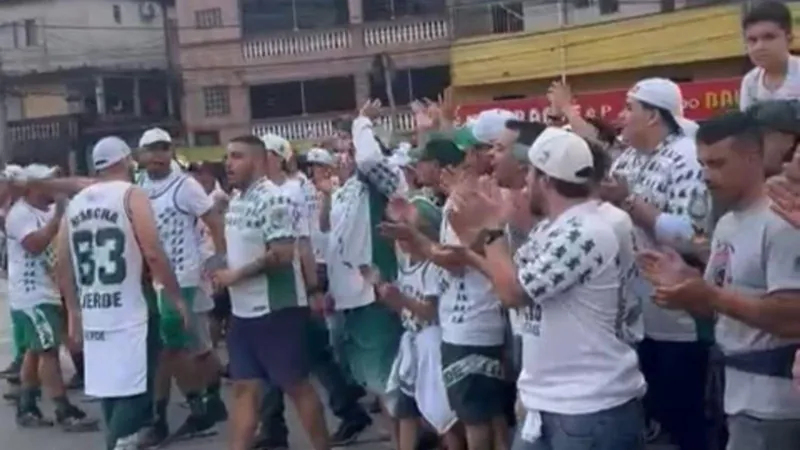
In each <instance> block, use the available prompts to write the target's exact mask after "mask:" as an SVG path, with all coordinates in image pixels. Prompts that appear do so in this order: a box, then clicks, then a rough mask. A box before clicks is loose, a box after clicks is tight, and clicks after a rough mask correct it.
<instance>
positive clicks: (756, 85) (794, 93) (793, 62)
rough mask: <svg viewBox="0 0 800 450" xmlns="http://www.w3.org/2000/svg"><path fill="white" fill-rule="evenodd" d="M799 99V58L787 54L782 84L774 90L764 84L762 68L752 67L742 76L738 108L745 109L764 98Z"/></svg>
mask: <svg viewBox="0 0 800 450" xmlns="http://www.w3.org/2000/svg"><path fill="white" fill-rule="evenodd" d="M792 99H800V58H798V57H797V56H794V55H790V56H789V67H788V71H787V72H786V79H785V80H783V84H782V85H781V86H780V87H778V89H776V90H774V91H770V90H769V89H767V88H766V86H764V69H762V68H760V67H754V68H753V69H751V70H750V71H749V72H747V74H746V75H745V76H744V78H742V85H741V87H740V89H739V108H740V109H741V110H742V111H745V110H746V109H747V108H749V107H750V106H752V105H754V104H755V103H758V102H761V101H764V100H792Z"/></svg>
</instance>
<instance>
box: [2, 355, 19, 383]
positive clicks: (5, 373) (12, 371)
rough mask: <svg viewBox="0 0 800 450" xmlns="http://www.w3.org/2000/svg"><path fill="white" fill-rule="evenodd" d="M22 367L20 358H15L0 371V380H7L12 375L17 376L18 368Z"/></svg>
mask: <svg viewBox="0 0 800 450" xmlns="http://www.w3.org/2000/svg"><path fill="white" fill-rule="evenodd" d="M21 367H22V360H21V359H19V358H18V359H15V360H14V361H11V364H9V365H8V367H6V368H5V369H3V370H2V371H0V380H7V379H9V378H12V377H16V378H19V369H20V368H21Z"/></svg>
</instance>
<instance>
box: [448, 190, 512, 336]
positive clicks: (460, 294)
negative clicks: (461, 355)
mask: <svg viewBox="0 0 800 450" xmlns="http://www.w3.org/2000/svg"><path fill="white" fill-rule="evenodd" d="M449 207H450V202H449V200H448V202H446V203H445V205H444V211H445V214H444V219H443V220H442V226H441V229H440V232H439V242H441V243H442V244H445V245H461V241H460V240H459V239H458V236H457V235H456V233H455V232H454V231H453V228H452V227H451V226H450V222H449V221H448V220H447V213H446V212H447V210H448V208H449ZM441 278H442V283H441V287H440V290H441V291H440V296H439V321H440V323H441V326H442V341H443V342H447V343H449V344H456V345H472V346H477V347H488V346H495V345H502V343H503V341H504V339H505V326H506V320H505V317H504V316H503V310H502V307H501V305H500V300H499V299H498V298H497V296H495V294H494V292H493V290H492V283H491V281H489V280H488V279H487V278H486V277H485V276H483V274H482V273H480V272H478V271H477V270H476V269H473V268H472V267H467V268H466V269H465V271H464V274H463V275H457V274H454V273H450V272H448V271H446V270H443V271H442V277H441Z"/></svg>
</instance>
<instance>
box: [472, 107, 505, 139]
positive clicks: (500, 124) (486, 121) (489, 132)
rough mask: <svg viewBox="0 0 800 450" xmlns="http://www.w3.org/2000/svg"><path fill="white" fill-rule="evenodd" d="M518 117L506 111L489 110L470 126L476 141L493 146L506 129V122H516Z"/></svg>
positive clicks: (482, 113)
mask: <svg viewBox="0 0 800 450" xmlns="http://www.w3.org/2000/svg"><path fill="white" fill-rule="evenodd" d="M516 119H517V116H516V115H515V114H514V113H512V112H511V111H508V110H505V109H497V108H495V109H489V110H486V111H482V112H481V113H480V114H478V117H476V118H475V121H474V122H473V123H472V124H471V125H470V128H471V129H472V135H473V136H474V137H475V140H477V141H479V142H481V143H483V144H492V143H494V142H495V141H496V140H498V139H499V138H500V136H501V134H502V133H503V131H505V129H506V122H508V121H509V120H516Z"/></svg>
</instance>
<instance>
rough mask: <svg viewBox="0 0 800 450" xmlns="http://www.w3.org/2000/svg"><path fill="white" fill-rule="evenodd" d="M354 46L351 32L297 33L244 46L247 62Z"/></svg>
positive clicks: (248, 43) (246, 43) (254, 41)
mask: <svg viewBox="0 0 800 450" xmlns="http://www.w3.org/2000/svg"><path fill="white" fill-rule="evenodd" d="M351 45H352V37H351V35H350V30H328V31H319V32H312V33H304V32H300V33H296V34H286V35H281V36H274V37H266V38H263V39H258V40H248V41H245V42H244V43H243V44H242V52H243V54H244V59H245V60H253V59H263V58H269V57H273V56H294V55H304V54H308V53H320V52H329V51H333V50H340V49H344V48H349V47H350V46H351Z"/></svg>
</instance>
